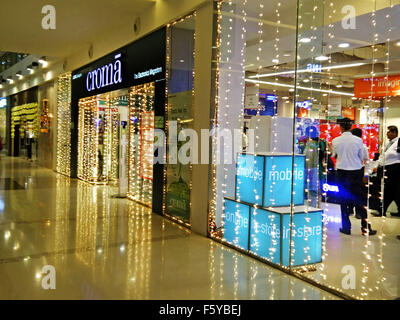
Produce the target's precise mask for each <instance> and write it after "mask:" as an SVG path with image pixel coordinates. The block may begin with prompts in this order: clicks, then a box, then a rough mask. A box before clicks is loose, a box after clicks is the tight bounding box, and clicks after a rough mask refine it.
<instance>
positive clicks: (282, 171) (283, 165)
mask: <svg viewBox="0 0 400 320" xmlns="http://www.w3.org/2000/svg"><path fill="white" fill-rule="evenodd" d="M292 159H293V157H292V156H291V155H278V156H273V157H271V156H266V157H265V162H266V163H265V178H264V201H263V206H264V207H279V206H290V204H291V190H292V189H291V188H292V174H293V177H294V180H293V181H294V185H293V192H294V195H293V204H294V205H303V204H304V180H305V161H306V160H305V156H302V155H296V156H295V158H294V170H292V165H293V164H292ZM292 171H293V172H292Z"/></svg>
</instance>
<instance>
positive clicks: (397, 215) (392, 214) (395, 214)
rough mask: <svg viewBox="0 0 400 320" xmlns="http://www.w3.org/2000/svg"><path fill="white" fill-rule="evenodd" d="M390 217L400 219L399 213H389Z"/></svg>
mask: <svg viewBox="0 0 400 320" xmlns="http://www.w3.org/2000/svg"><path fill="white" fill-rule="evenodd" d="M390 215H391V216H392V217H400V213H399V212H391V213H390Z"/></svg>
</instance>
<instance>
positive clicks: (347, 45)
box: [338, 42, 350, 48]
mask: <svg viewBox="0 0 400 320" xmlns="http://www.w3.org/2000/svg"><path fill="white" fill-rule="evenodd" d="M338 47H339V48H348V47H350V43H347V42H343V43H341V44H339V46H338Z"/></svg>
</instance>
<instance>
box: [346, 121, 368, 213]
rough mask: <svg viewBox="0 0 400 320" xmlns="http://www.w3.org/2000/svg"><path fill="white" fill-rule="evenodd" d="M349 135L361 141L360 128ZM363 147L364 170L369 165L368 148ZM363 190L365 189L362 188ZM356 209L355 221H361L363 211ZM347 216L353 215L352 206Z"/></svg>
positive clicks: (361, 133) (361, 132)
mask: <svg viewBox="0 0 400 320" xmlns="http://www.w3.org/2000/svg"><path fill="white" fill-rule="evenodd" d="M351 134H353V135H355V136H356V137H359V138H360V139H362V135H363V131H362V129H360V128H354V129H352V130H351ZM363 146H364V153H363V170H365V168H366V166H367V165H368V163H369V160H370V159H369V150H368V147H367V146H366V145H365V144H364V145H363ZM363 173H364V172H363V171H362V172H360V174H363ZM364 189H365V188H364ZM364 192H366V190H364ZM355 209H356V218H357V219H361V216H362V214H360V212H361V211H360V210H362V209H363V207H360V206H358V207H356V208H355ZM348 210H349V212H348V213H349V215H352V214H353V212H354V206H351V207H349V209H348Z"/></svg>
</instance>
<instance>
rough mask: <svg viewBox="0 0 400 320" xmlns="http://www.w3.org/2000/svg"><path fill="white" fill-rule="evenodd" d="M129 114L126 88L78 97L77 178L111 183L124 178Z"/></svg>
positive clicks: (92, 181)
mask: <svg viewBox="0 0 400 320" xmlns="http://www.w3.org/2000/svg"><path fill="white" fill-rule="evenodd" d="M128 114H129V97H128V90H127V89H123V90H117V91H113V92H109V93H105V94H100V95H96V96H92V97H88V98H83V99H80V100H79V129H78V131H79V140H78V178H80V179H82V180H84V181H87V182H91V183H98V184H111V185H114V186H118V185H119V184H118V183H119V182H120V181H119V180H120V179H122V180H123V181H124V180H126V178H125V175H126V171H125V172H124V165H126V161H127V160H126V154H127V153H126V148H127V135H128V126H127V124H128ZM123 181H121V182H123Z"/></svg>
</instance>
